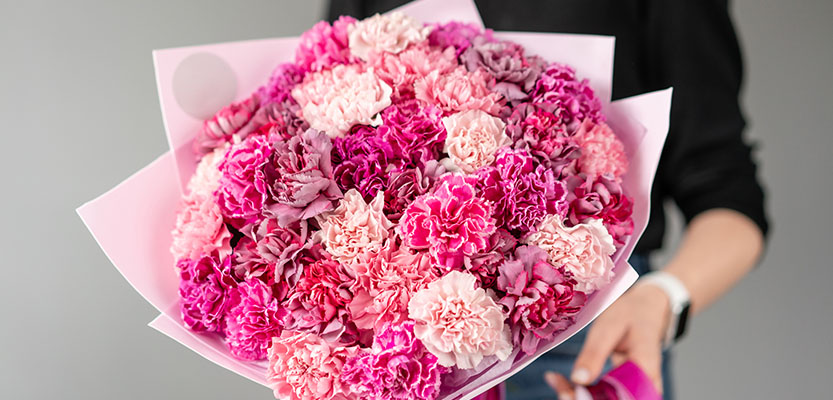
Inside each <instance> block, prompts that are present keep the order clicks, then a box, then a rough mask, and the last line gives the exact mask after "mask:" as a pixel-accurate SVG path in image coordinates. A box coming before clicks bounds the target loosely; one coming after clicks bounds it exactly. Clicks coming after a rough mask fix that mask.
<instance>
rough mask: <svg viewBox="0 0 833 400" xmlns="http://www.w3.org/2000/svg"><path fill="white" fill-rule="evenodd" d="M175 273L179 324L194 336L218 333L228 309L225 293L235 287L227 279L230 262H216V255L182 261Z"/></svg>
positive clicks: (225, 258)
mask: <svg viewBox="0 0 833 400" xmlns="http://www.w3.org/2000/svg"><path fill="white" fill-rule="evenodd" d="M176 266H177V269H179V277H180V281H179V296H180V297H181V298H182V304H181V305H180V311H181V313H182V321H183V322H184V323H185V326H187V327H188V328H189V329H191V330H194V331H197V332H213V331H220V330H222V323H223V317H225V313H226V310H227V309H228V305H229V292H230V291H231V290H232V289H233V288H234V287H235V285H236V283H235V281H234V279H233V278H232V277H231V272H230V259H229V258H228V257H224V258H223V259H222V261H221V260H220V259H219V255H218V254H217V252H213V253H211V254H205V255H203V256H201V257H199V258H195V259H189V258H183V259H180V260H179V261H178V262H177V265H176Z"/></svg>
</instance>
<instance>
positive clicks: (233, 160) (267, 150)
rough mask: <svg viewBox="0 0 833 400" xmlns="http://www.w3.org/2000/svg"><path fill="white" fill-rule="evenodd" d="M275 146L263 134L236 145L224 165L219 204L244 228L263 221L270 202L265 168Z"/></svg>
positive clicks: (223, 162) (230, 218) (231, 220)
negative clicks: (265, 204)
mask: <svg viewBox="0 0 833 400" xmlns="http://www.w3.org/2000/svg"><path fill="white" fill-rule="evenodd" d="M271 155H272V147H271V146H270V145H269V143H268V142H267V141H266V139H265V138H264V137H262V136H260V135H253V136H251V137H249V138H247V139H246V140H244V141H242V142H240V143H238V144H235V145H233V146H232V147H231V148H230V149H229V150H228V152H227V153H226V156H225V158H224V159H223V160H222V161H221V162H220V165H219V169H220V171H221V172H222V173H223V176H222V177H221V178H220V188H219V189H218V190H217V192H216V195H217V203H218V204H219V205H220V210H221V211H222V213H223V215H224V216H225V217H226V218H227V219H228V220H229V221H230V222H231V223H232V225H234V226H235V227H236V228H240V227H242V226H244V225H246V224H248V223H251V222H255V221H256V220H258V219H259V218H260V215H261V212H262V209H263V203H264V201H266V176H265V175H264V173H263V166H264V165H266V163H267V162H268V160H269V157H270V156H271Z"/></svg>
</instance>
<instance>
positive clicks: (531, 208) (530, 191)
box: [477, 149, 567, 234]
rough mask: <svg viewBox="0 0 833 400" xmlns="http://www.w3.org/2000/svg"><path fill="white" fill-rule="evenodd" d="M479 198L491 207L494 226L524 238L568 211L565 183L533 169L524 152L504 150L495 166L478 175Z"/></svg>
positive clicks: (542, 169)
mask: <svg viewBox="0 0 833 400" xmlns="http://www.w3.org/2000/svg"><path fill="white" fill-rule="evenodd" d="M477 178H478V182H477V188H478V192H479V193H480V194H481V196H482V197H483V198H484V199H486V200H489V201H491V202H492V203H493V204H494V213H495V214H494V216H495V218H496V220H497V226H499V227H503V228H506V229H507V230H510V231H513V232H518V233H520V234H525V233H526V232H530V231H534V230H535V228H536V227H537V226H538V224H540V223H541V221H543V220H544V218H546V217H547V215H550V214H558V215H564V214H566V210H567V203H566V202H565V197H566V194H567V193H566V190H565V188H564V183H562V182H561V181H559V180H557V179H556V177H555V175H554V174H553V172H552V170H551V169H549V168H546V167H544V166H543V165H537V166H536V165H535V164H534V162H533V158H532V157H531V156H530V155H529V153H527V152H526V151H522V150H520V151H519V150H509V149H505V150H503V151H501V152H500V154H498V157H497V160H496V161H495V163H494V166H488V167H485V168H481V169H480V170H478V171H477Z"/></svg>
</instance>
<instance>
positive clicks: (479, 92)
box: [414, 66, 502, 115]
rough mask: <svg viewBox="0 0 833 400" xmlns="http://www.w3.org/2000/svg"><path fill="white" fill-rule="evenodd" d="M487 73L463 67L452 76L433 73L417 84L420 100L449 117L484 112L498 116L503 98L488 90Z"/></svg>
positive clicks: (457, 69)
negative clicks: (462, 113)
mask: <svg viewBox="0 0 833 400" xmlns="http://www.w3.org/2000/svg"><path fill="white" fill-rule="evenodd" d="M486 78H487V77H486V74H485V73H483V72H482V71H475V72H472V73H469V72H468V71H466V68H465V67H463V66H460V67H457V68H455V69H454V70H453V71H451V72H449V73H441V72H440V71H433V72H431V73H430V74H428V75H427V76H425V78H422V79H420V80H418V81H417V82H416V83H415V84H414V91H415V93H416V98H417V100H421V101H424V102H426V103H428V104H432V105H434V106H437V107H438V108H439V109H441V110H443V112H445V113H446V114H453V113H456V112H461V111H467V110H482V111H485V112H487V113H489V114H492V115H498V113H499V112H500V109H501V107H502V103H501V101H502V96H501V95H500V94H498V93H495V92H492V91H491V90H489V88H488V85H487V82H486Z"/></svg>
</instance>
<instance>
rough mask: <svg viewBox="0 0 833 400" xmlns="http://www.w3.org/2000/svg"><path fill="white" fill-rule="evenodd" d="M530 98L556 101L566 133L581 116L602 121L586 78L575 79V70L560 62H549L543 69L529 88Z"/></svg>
mask: <svg viewBox="0 0 833 400" xmlns="http://www.w3.org/2000/svg"><path fill="white" fill-rule="evenodd" d="M532 101H533V102H534V103H550V104H554V105H556V106H557V107H558V108H559V109H560V110H561V113H562V115H561V116H562V118H563V120H564V123H565V124H566V126H567V131H568V132H569V133H573V132H575V131H576V130H577V129H578V125H579V124H580V123H581V121H583V120H584V119H590V120H591V121H593V122H595V123H599V122H602V121H604V115H602V103H601V102H600V101H599V99H598V98H597V97H596V94H595V93H593V89H592V88H590V85H589V84H588V82H587V79H583V80H579V79H578V78H577V77H576V71H575V70H574V69H573V68H571V67H569V66H567V65H564V64H558V63H552V64H550V65H549V67H547V69H546V70H544V72H543V74H541V77H540V78H539V79H538V82H537V83H536V84H535V89H534V90H533V91H532Z"/></svg>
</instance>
